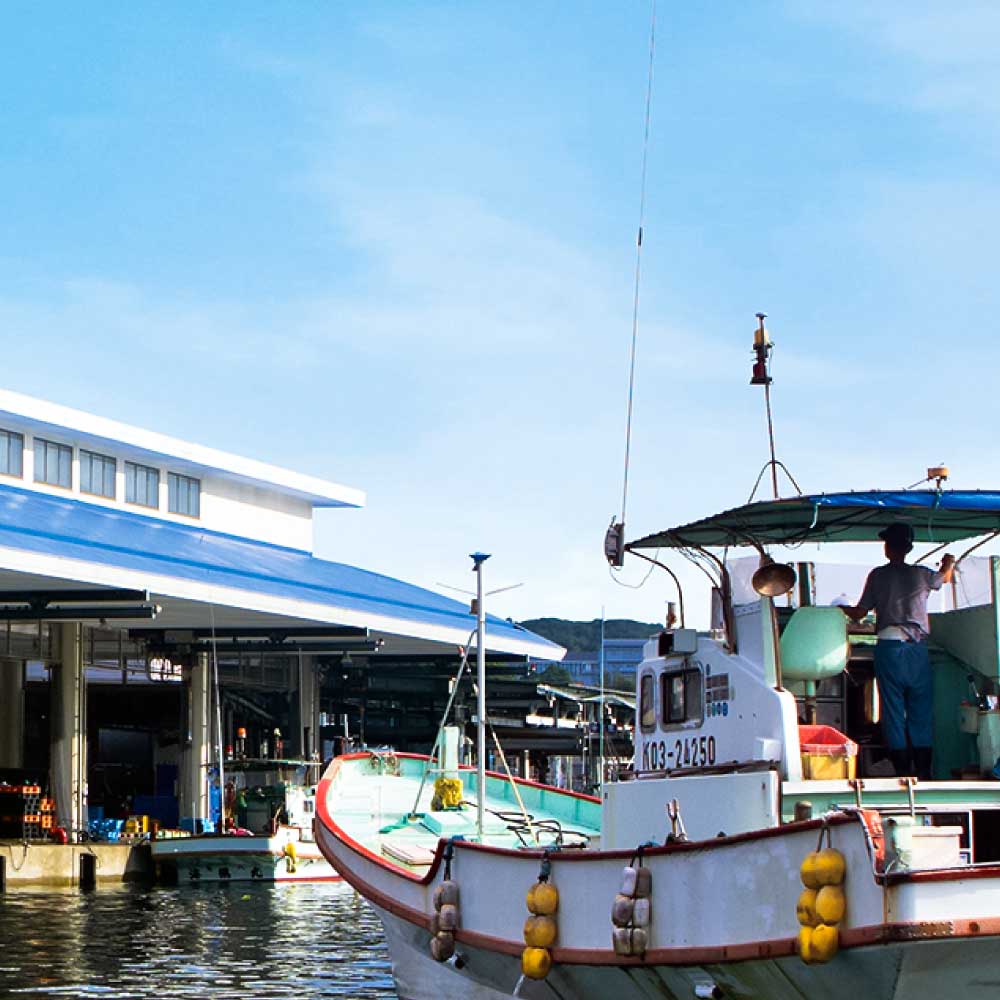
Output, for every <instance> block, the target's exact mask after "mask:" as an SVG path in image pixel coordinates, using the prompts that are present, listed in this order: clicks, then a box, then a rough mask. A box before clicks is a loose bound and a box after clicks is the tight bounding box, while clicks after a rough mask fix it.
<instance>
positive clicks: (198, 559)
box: [0, 485, 563, 659]
mask: <svg viewBox="0 0 1000 1000" xmlns="http://www.w3.org/2000/svg"><path fill="white" fill-rule="evenodd" d="M73 585H76V586H80V587H93V586H107V587H116V588H132V589H138V590H148V591H149V592H150V594H151V598H152V600H153V601H154V602H155V603H156V604H159V605H160V606H161V607H162V611H161V613H160V615H158V617H157V619H156V622H155V624H156V627H157V628H168V629H183V628H191V627H202V626H205V625H206V624H207V616H208V614H209V607H210V608H211V614H212V616H213V621H214V623H215V624H216V625H217V626H219V627H234V626H240V625H248V624H250V623H253V624H255V625H270V624H275V625H278V624H299V625H303V624H309V625H315V624H337V625H353V626H359V627H363V628H368V629H369V630H370V633H371V635H372V637H374V638H385V639H386V643H387V649H386V651H387V652H388V651H390V650H391V651H392V652H406V653H416V652H420V651H426V652H431V651H437V652H440V651H441V649H440V644H442V643H444V644H447V645H449V646H457V645H469V644H470V633H472V632H473V631H474V629H475V618H473V617H472V616H471V615H470V614H469V609H468V606H467V605H465V604H462V603H459V602H458V601H455V600H453V599H452V598H450V597H445V596H443V595H441V594H436V593H434V592H432V591H429V590H425V589H423V588H421V587H416V586H413V585H412V584H408V583H404V582H403V581H402V580H396V579H393V578H392V577H388V576H383V575H381V574H378V573H372V572H369V571H367V570H363V569H358V568H356V567H354V566H347V565H344V564H343V563H335V562H329V561H326V560H323V559H317V558H315V557H314V556H311V555H309V554H307V553H305V552H302V551H299V550H297V549H290V548H284V547H281V546H277V545H270V544H267V543H264V542H257V541H252V540H248V539H245V538H240V537H236V536H233V535H226V534H223V533H220V532H214V531H207V530H205V529H203V528H199V527H197V526H188V525H185V524H177V523H174V522H169V521H162V520H156V519H152V518H149V517H145V516H143V515H141V514H134V513H132V512H130V511H124V510H119V509H116V508H107V507H99V506H96V505H93V504H88V503H86V502H84V501H80V500H76V499H69V498H62V497H54V496H51V495H49V494H42V493H37V492H34V491H32V490H26V489H22V488H19V487H14V486H7V485H0V589H2V590H4V591H8V592H17V591H21V590H27V589H32V588H36V589H37V588H45V587H54V586H60V587H65V586H73ZM487 636H488V642H487V647H488V648H489V649H490V650H491V651H494V652H503V653H514V654H518V655H525V656H535V657H537V656H543V657H547V658H549V659H558V658H559V657H560V656H561V655H562V653H563V650H562V649H561V647H559V646H556V645H555V644H554V643H550V642H549V641H548V640H546V639H542V638H540V637H539V636H537V635H534V634H533V633H531V632H528V631H527V630H526V629H523V628H521V627H520V626H518V625H515V624H513V623H511V622H509V621H506V620H503V619H500V618H497V617H494V616H489V617H488V620H487ZM403 640H406V641H403Z"/></svg>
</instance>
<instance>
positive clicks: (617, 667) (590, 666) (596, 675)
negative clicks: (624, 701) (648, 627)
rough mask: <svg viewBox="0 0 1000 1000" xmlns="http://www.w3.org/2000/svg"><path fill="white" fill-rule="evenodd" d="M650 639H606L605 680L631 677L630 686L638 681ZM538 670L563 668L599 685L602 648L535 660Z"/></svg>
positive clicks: (583, 681) (574, 676) (582, 680)
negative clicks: (562, 657) (637, 669)
mask: <svg viewBox="0 0 1000 1000" xmlns="http://www.w3.org/2000/svg"><path fill="white" fill-rule="evenodd" d="M646 641H647V640H646V639H605V640H604V680H605V684H606V685H607V686H609V687H610V686H612V678H622V679H623V680H624V679H627V682H628V683H627V686H628V687H632V686H633V685H634V684H635V671H636V667H638V665H639V664H640V663H641V662H642V647H643V645H644V644H645V643H646ZM532 664H533V665H534V667H535V670H536V672H537V673H543V672H544V671H545V669H546V668H547V667H549V666H559V667H562V668H563V669H564V670H566V672H567V673H568V674H569V676H570V680H572V681H574V682H575V683H578V684H592V685H597V684H599V683H600V680H601V654H600V650H594V651H593V652H587V653H575V654H571V655H570V656H568V657H567V658H566V659H565V660H532Z"/></svg>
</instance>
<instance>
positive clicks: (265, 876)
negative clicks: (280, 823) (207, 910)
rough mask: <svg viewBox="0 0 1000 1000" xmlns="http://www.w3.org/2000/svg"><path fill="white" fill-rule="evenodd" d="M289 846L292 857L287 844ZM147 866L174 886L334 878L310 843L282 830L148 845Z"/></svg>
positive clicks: (332, 879) (325, 861) (184, 839)
mask: <svg viewBox="0 0 1000 1000" xmlns="http://www.w3.org/2000/svg"><path fill="white" fill-rule="evenodd" d="M290 844H291V845H293V847H292V850H294V856H291V855H290V854H289V849H288V845H290ZM152 851H153V861H154V862H155V863H156V864H157V866H158V868H159V869H160V870H161V873H162V875H163V876H165V877H171V876H172V877H173V878H175V879H176V881H177V882H178V884H187V883H195V882H333V881H338V880H339V879H340V876H339V875H338V874H337V872H336V871H335V870H334V868H333V866H332V865H331V864H330V863H329V861H327V860H326V858H325V857H323V855H322V853H321V852H320V850H319V848H318V847H317V846H316V844H315V843H314V842H312V841H303V840H300V839H299V831H298V830H297V829H294V828H290V827H283V828H280V829H279V830H278V832H277V833H276V834H275V835H274V836H270V837H268V836H254V837H236V836H222V837H220V836H215V835H207V836H200V837H183V838H177V839H169V840H157V841H154V842H153V848H152Z"/></svg>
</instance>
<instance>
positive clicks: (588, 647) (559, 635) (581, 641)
mask: <svg viewBox="0 0 1000 1000" xmlns="http://www.w3.org/2000/svg"><path fill="white" fill-rule="evenodd" d="M520 624H521V625H523V626H524V628H526V629H528V630H529V631H531V632H534V633H535V634H536V635H540V636H542V637H543V638H545V639H548V640H550V641H551V642H555V643H558V644H559V645H560V646H562V647H563V648H565V650H566V655H567V656H569V657H570V658H572V656H573V654H579V653H592V652H594V651H595V650H597V649H600V646H601V619H600V618H595V619H594V620H593V621H589V622H574V621H567V620H566V619H565V618H532V619H529V620H528V621H523V622H521V623H520ZM662 627H663V626H662V625H655V624H651V623H649V622H638V621H633V620H631V619H628V618H609V619H608V620H606V621H605V622H604V638H605V639H648V638H649V637H650V636H651V635H654V634H655V633H657V632H659V631H660V629H661V628H662Z"/></svg>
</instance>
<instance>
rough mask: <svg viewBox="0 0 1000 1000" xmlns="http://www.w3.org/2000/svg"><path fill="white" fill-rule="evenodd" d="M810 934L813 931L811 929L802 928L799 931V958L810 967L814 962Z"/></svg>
mask: <svg viewBox="0 0 1000 1000" xmlns="http://www.w3.org/2000/svg"><path fill="white" fill-rule="evenodd" d="M812 933H813V929H812V928H811V927H803V928H802V929H801V930H800V931H799V957H800V958H801V959H802V961H803V962H805V963H806V965H811V964H812V963H813V962H814V961H815V959H814V958H813V947H812Z"/></svg>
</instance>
